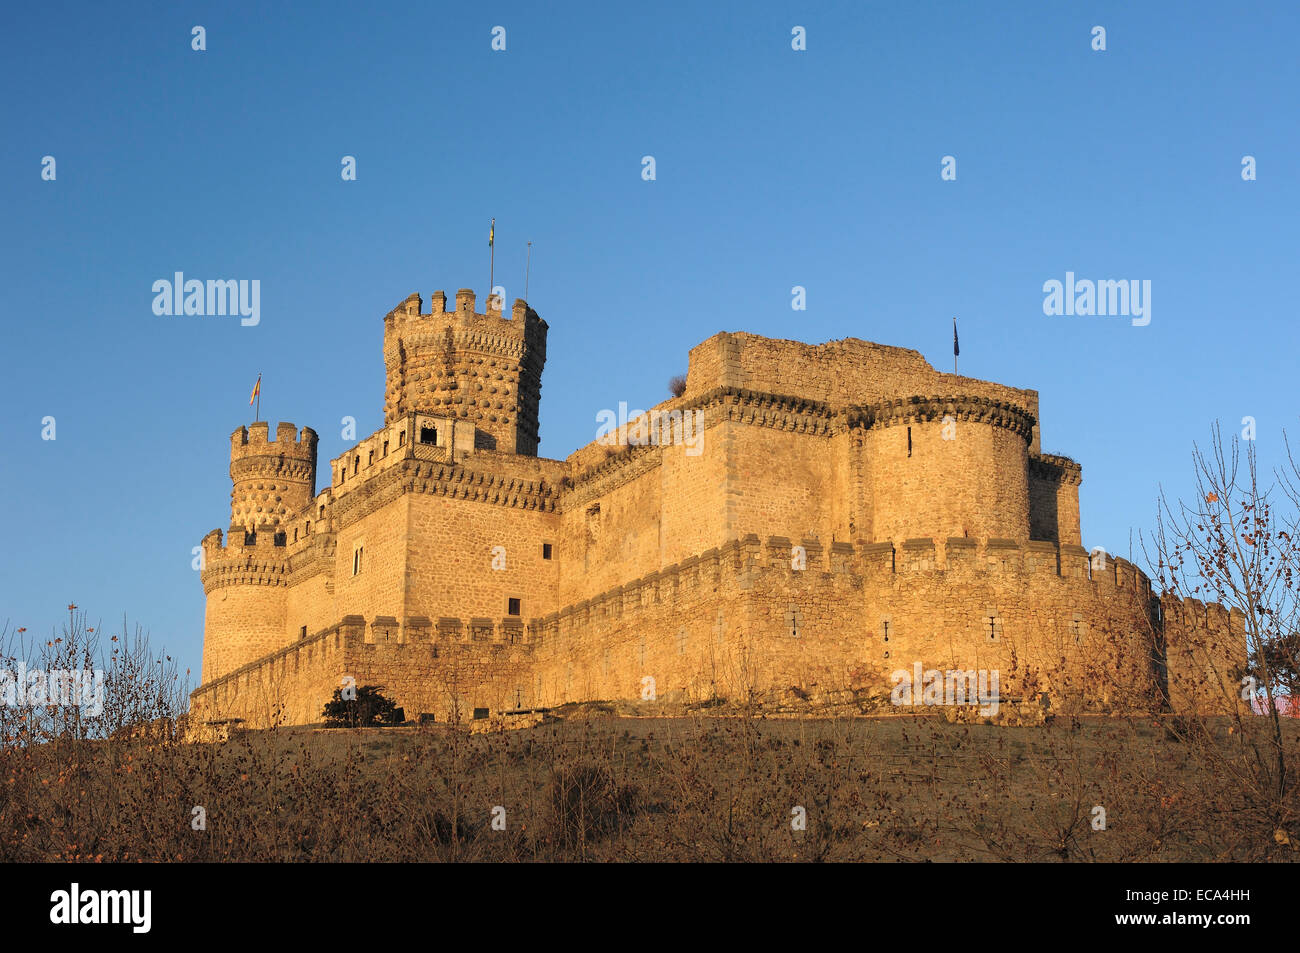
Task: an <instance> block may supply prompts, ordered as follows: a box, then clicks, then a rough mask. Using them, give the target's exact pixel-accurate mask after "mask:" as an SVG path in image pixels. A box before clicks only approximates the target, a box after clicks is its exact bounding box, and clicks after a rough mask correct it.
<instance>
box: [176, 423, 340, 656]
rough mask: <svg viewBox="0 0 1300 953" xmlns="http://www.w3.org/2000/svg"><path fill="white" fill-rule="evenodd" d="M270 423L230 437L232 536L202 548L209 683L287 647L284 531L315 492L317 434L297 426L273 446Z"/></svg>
mask: <svg viewBox="0 0 1300 953" xmlns="http://www.w3.org/2000/svg"><path fill="white" fill-rule="evenodd" d="M269 429H270V428H269V425H268V424H267V423H265V422H260V423H255V424H251V425H250V426H248V427H240V428H239V429H238V430H236V431H235V432H234V433H233V434H231V435H230V480H231V483H232V485H233V488H232V490H231V492H230V531H229V533H228V534H227V536H226V538H225V540H224V544H223V540H222V538H221V532H220V531H219V530H213V531H212V532H211V533H209V534H208V535H207V536H206V537H205V538H204V540H203V572H202V575H201V578H202V580H203V591H204V592H205V593H206V594H207V605H206V607H205V610H204V634H203V681H204V682H210V681H212V680H213V679H217V678H220V677H221V676H223V675H228V674H230V673H231V672H233V671H235V670H236V669H238V668H239V667H240V666H243V665H247V664H248V663H249V662H252V661H255V660H256V659H259V658H261V657H262V656H264V655H268V654H270V653H271V652H274V651H276V650H277V649H279V648H281V647H283V646H284V645H285V644H286V642H287V641H288V639H289V634H288V628H287V623H286V619H285V611H286V594H287V592H288V590H287V588H286V580H287V576H288V560H287V559H286V558H285V553H286V549H287V545H286V544H287V541H286V539H285V538H284V535H283V532H284V531H283V530H282V529H281V527H282V526H283V524H285V523H286V522H288V521H289V520H290V519H291V518H292V517H293V516H295V515H296V514H298V513H299V512H301V511H303V510H304V509H307V508H308V507H309V505H310V504H311V501H312V498H313V497H314V495H315V489H316V432H315V431H313V430H312V429H311V428H309V427H304V428H302V431H301V432H299V431H298V430H297V428H296V427H294V425H293V424H291V423H282V424H280V425H279V426H277V427H276V429H275V440H274V441H271V440H270V439H268V438H269Z"/></svg>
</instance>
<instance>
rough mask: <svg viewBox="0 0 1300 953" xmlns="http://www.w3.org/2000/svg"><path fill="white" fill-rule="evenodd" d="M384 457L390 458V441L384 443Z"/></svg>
mask: <svg viewBox="0 0 1300 953" xmlns="http://www.w3.org/2000/svg"><path fill="white" fill-rule="evenodd" d="M383 455H384V456H388V441H387V440H385V441H384V454H383Z"/></svg>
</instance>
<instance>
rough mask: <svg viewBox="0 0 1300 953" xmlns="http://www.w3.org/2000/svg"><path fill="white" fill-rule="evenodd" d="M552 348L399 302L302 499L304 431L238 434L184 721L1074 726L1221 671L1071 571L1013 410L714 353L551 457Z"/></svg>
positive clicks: (763, 353) (860, 369)
mask: <svg viewBox="0 0 1300 953" xmlns="http://www.w3.org/2000/svg"><path fill="white" fill-rule="evenodd" d="M545 331H546V326H545V323H544V322H542V321H541V319H540V318H538V317H537V315H536V313H535V312H533V311H532V310H531V309H529V308H528V307H527V305H526V304H524V303H523V302H516V304H515V308H514V310H513V312H512V317H511V318H510V319H505V318H503V317H502V315H501V314H500V312H499V310H497V309H496V307H495V305H494V304H489V306H488V308H487V313H485V314H478V313H476V312H475V311H474V300H473V295H472V293H470V292H466V291H462V292H459V293H458V294H457V301H456V306H455V308H454V309H453V310H451V311H448V310H447V309H446V301H445V296H443V295H441V294H438V295H435V296H434V300H433V307H432V313H430V314H422V313H421V302H420V299H419V297H418V296H411V297H410V298H408V299H407V301H406V302H404V303H403V305H401V306H399V307H398V308H397V309H394V311H393V312H390V313H389V315H388V316H386V318H385V319H384V352H385V361H386V366H387V369H388V388H387V392H386V398H385V419H384V426H383V427H382V428H380V429H379V430H377V431H376V432H375V433H373V434H371V435H369V436H367V437H365V438H364V439H362V440H361V441H359V442H358V443H357V444H356V445H355V446H354V447H352V448H350V449H349V450H348V451H347V452H345V453H344V454H342V455H340V456H339V457H338V458H336V459H335V460H333V461H331V463H330V475H329V478H328V480H327V485H326V486H325V488H324V489H322V490H321V491H320V492H319V493H315V494H314V495H313V491H314V480H315V466H316V460H315V447H316V439H315V434H314V433H312V432H311V431H309V430H306V429H304V430H303V431H301V433H299V432H297V431H296V430H295V428H294V427H293V425H289V424H281V425H280V426H279V427H278V428H277V439H276V440H275V441H269V440H268V439H267V437H268V425H266V424H260V425H254V426H253V427H251V428H247V429H245V428H241V429H240V430H239V431H236V432H235V434H234V436H233V437H232V444H231V454H232V462H231V478H232V486H233V487H234V490H233V491H232V505H231V528H230V532H229V533H228V534H227V535H225V536H223V534H222V532H221V531H220V530H214V531H213V532H212V533H209V534H208V536H207V537H205V538H204V540H203V553H204V560H205V565H204V569H203V573H202V579H203V585H204V590H205V593H206V594H207V609H206V614H205V641H204V661H203V680H204V684H203V685H202V686H201V688H200V689H199V690H198V691H196V693H195V696H194V698H195V704H196V706H198V705H201V706H202V707H203V709H204V711H205V712H207V713H209V714H212V713H218V714H219V713H223V712H224V713H230V712H233V711H236V710H247V711H248V712H249V713H250V714H249V715H247V717H250V718H251V717H253V714H252V713H254V709H256V710H257V711H262V710H263V709H265V711H266V712H269V711H271V710H273V707H274V706H271V707H268V706H270V701H269V700H268V699H269V697H270V696H269V695H268V693H271V694H276V693H278V695H277V697H279V698H280V701H279V702H278V704H280V705H281V709H282V710H283V712H286V713H288V714H286V715H285V717H289V718H290V719H291V720H293V721H313V720H317V719H318V718H319V717H320V707H321V706H322V705H323V704H324V702H325V700H327V699H328V698H329V696H330V694H331V693H332V691H333V689H334V688H335V687H338V684H339V680H340V678H341V677H342V676H343V675H345V674H347V675H351V676H352V677H354V678H356V679H357V683H358V684H366V683H373V684H383V685H385V686H386V687H387V688H389V690H390V691H391V692H392V693H394V694H395V696H396V697H397V699H398V702H399V704H402V705H403V706H404V707H405V708H406V709H407V711H408V714H410V713H416V712H429V713H434V714H436V715H437V716H438V717H442V718H445V717H451V716H453V715H457V714H458V715H462V716H463V715H464V714H465V713H466V712H467V711H470V710H472V709H483V708H487V709H490V710H492V711H498V710H500V709H501V708H502V707H516V706H520V705H522V706H533V705H554V704H558V703H561V702H564V701H577V700H583V699H594V698H620V699H635V698H638V697H640V694H641V692H642V691H643V680H644V679H646V678H651V679H653V680H654V685H655V686H656V687H655V691H656V694H657V696H658V697H659V698H665V699H682V700H687V701H689V700H698V699H703V698H710V697H727V698H736V697H738V696H748V695H749V694H750V693H758V694H762V695H764V696H765V697H776V696H778V695H780V694H781V693H783V692H785V693H788V692H794V694H795V695H797V696H799V697H804V696H808V697H812V696H819V697H828V698H829V697H832V696H836V697H842V696H843V695H844V694H845V693H853V692H857V693H858V694H861V693H863V692H866V693H868V694H870V693H873V692H879V691H880V690H881V689H882V688H885V689H887V688H888V684H889V679H890V676H891V673H892V672H894V671H896V670H897V669H899V668H906V667H908V666H910V665H912V664H913V663H916V662H919V663H921V664H922V665H924V666H925V667H927V668H931V667H934V668H941V669H942V668H947V667H954V668H961V669H964V670H965V669H989V668H997V669H998V670H999V671H1000V672H1002V673H1003V674H1004V677H1005V678H1007V679H1009V680H1010V681H1008V682H1004V683H1003V684H1004V688H1003V691H1004V692H1008V691H1012V692H1015V693H1019V694H1023V695H1025V696H1034V695H1038V694H1040V693H1041V694H1046V695H1048V696H1049V697H1050V698H1051V699H1052V700H1053V702H1054V703H1055V704H1057V705H1060V706H1064V707H1067V708H1069V707H1072V708H1075V709H1079V710H1084V709H1087V710H1127V709H1131V708H1140V707H1142V706H1144V705H1145V706H1147V707H1148V708H1149V707H1150V706H1151V705H1152V704H1153V703H1155V702H1154V700H1156V699H1159V698H1161V697H1164V695H1165V693H1167V694H1168V698H1169V699H1170V703H1171V704H1172V705H1173V707H1174V708H1175V709H1176V710H1187V711H1190V710H1197V709H1199V708H1203V707H1205V706H1206V705H1209V704H1211V698H1210V696H1209V695H1207V694H1206V691H1207V690H1206V688H1205V685H1206V684H1207V681H1206V680H1207V679H1210V678H1215V679H1218V681H1217V682H1215V685H1216V686H1217V688H1216V689H1215V692H1212V693H1211V695H1213V696H1214V697H1215V698H1218V696H1221V695H1223V694H1224V693H1223V691H1222V690H1221V689H1222V686H1223V680H1224V679H1225V678H1227V675H1226V674H1225V673H1226V672H1227V671H1228V670H1230V669H1232V668H1233V666H1235V665H1237V664H1238V663H1239V662H1240V661H1241V659H1240V657H1239V656H1240V654H1241V653H1240V652H1239V651H1238V647H1237V641H1239V640H1236V639H1235V635H1234V634H1233V633H1234V632H1235V630H1233V628H1232V627H1231V625H1230V624H1229V623H1230V620H1228V617H1227V616H1226V615H1225V616H1223V618H1222V619H1220V618H1219V616H1218V615H1216V614H1215V613H1214V612H1212V611H1210V610H1207V609H1205V608H1204V607H1198V606H1196V605H1191V604H1189V606H1190V608H1189V607H1184V606H1182V605H1181V604H1174V603H1169V604H1167V605H1166V604H1162V603H1161V602H1160V601H1159V600H1157V599H1154V598H1153V597H1152V594H1151V592H1150V584H1149V582H1147V581H1146V579H1145V577H1143V576H1142V575H1141V574H1140V573H1139V572H1137V570H1136V569H1135V568H1134V567H1132V566H1131V565H1130V564H1128V563H1126V562H1124V561H1123V560H1107V561H1104V562H1103V563H1101V564H1098V565H1093V566H1090V564H1089V561H1088V558H1087V555H1086V553H1085V552H1084V550H1083V549H1082V548H1081V539H1080V533H1079V505H1078V488H1079V484H1080V482H1081V479H1082V471H1081V468H1080V467H1079V465H1078V464H1077V463H1075V462H1074V461H1072V460H1070V459H1068V458H1066V457H1061V456H1055V455H1044V454H1042V453H1041V452H1040V450H1039V446H1040V444H1039V425H1038V420H1037V411H1038V396H1037V393H1036V392H1034V391H1032V390H1022V389H1016V388H1011V387H1005V386H1003V385H1000V384H994V383H991V382H985V381H977V380H973V379H971V378H965V377H959V376H957V375H952V374H943V373H940V372H938V371H936V370H935V369H934V368H932V367H931V366H930V365H929V364H928V363H926V362H925V361H924V359H922V358H921V356H920V355H919V354H917V353H916V352H914V351H908V350H905V349H901V348H892V347H885V346H882V345H877V344H871V343H869V342H863V341H856V340H852V339H850V340H846V341H838V342H831V343H829V344H823V345H818V346H811V345H806V344H801V343H798V342H793V341H774V340H771V339H767V338H761V337H757V336H754V335H749V334H727V333H723V334H718V335H715V336H714V337H712V338H710V339H709V340H707V341H705V342H703V343H702V344H700V345H699V346H697V347H696V348H694V349H692V351H691V354H690V369H689V373H688V375H687V387H686V392H685V393H684V394H683V395H682V396H681V397H678V398H674V399H672V400H669V401H665V402H664V403H662V404H660V405H658V406H657V407H654V408H651V409H650V411H649V412H646V413H644V414H641V415H639V416H637V415H635V414H634V420H633V421H632V422H630V424H629V426H628V427H627V428H625V429H623V430H621V431H619V432H616V433H615V434H613V435H612V438H609V439H601V440H597V441H595V442H593V443H592V444H590V445H588V446H586V447H583V448H580V449H579V450H577V451H575V452H574V453H573V454H571V455H570V456H569V457H568V458H567V459H566V460H547V459H542V458H538V457H536V456H534V455H533V454H534V453H535V450H536V434H537V431H536V426H535V421H536V410H537V402H538V398H539V394H540V374H541V362H542V361H543V360H544V356H545ZM498 405H499V406H498ZM666 415H674V416H675V419H676V421H677V425H678V429H677V430H676V431H673V429H672V427H671V426H662V427H660V426H659V423H657V422H663V421H665V420H667V419H668V417H667V416H666ZM683 420H685V421H687V423H686V426H685V429H683V428H682V422H683ZM694 424H698V427H695V426H693V425H694ZM647 434H650V435H652V438H649V437H647ZM308 474H310V479H308V478H307V475H308ZM258 527H261V530H260V531H257V528H258ZM760 540H762V541H763V542H760ZM800 558H806V560H807V563H806V567H807V568H806V569H799V568H796V567H795V566H794V565H793V564H794V563H797V562H798V561H799V559H800ZM1210 642H1213V643H1214V644H1212V645H1211V644H1208V643H1210ZM1225 646H1226V647H1225ZM1013 683H1014V686H1015V687H1014V688H1011V687H1008V686H1010V685H1012V684H1013ZM259 686H260V687H259ZM250 693H251V694H250ZM1214 703H1215V704H1217V702H1214ZM259 706H260V707H259ZM239 717H245V716H243V715H241V716H239ZM257 717H264V713H263V714H262V715H257ZM265 717H269V716H265Z"/></svg>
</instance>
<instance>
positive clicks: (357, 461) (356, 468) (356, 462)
mask: <svg viewBox="0 0 1300 953" xmlns="http://www.w3.org/2000/svg"><path fill="white" fill-rule="evenodd" d="M909 432H910V431H909ZM359 472H361V454H359V453H358V454H357V455H356V456H355V457H353V458H352V475H353V476H356V475H357V474H358V473H359Z"/></svg>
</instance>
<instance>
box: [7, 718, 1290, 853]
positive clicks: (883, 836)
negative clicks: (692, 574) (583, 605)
mask: <svg viewBox="0 0 1300 953" xmlns="http://www.w3.org/2000/svg"><path fill="white" fill-rule="evenodd" d="M568 715H569V717H565V718H562V719H559V720H556V721H551V722H548V723H546V724H543V725H538V726H535V727H533V728H528V729H522V730H517V731H502V732H498V733H488V734H473V735H471V734H470V733H469V732H468V731H466V730H464V729H452V728H448V727H446V726H442V727H422V728H414V727H407V728H387V729H380V728H374V729H335V730H313V729H310V728H294V729H279V730H270V731H261V732H246V733H239V734H236V736H235V737H233V738H232V739H230V740H229V741H227V742H225V743H222V744H185V743H177V742H167V741H163V740H159V739H148V738H135V739H125V738H123V739H118V740H113V741H105V740H96V739H82V740H75V739H71V738H65V739H63V740H56V741H49V742H46V743H43V744H39V745H23V746H10V747H8V748H7V749H6V750H5V751H4V752H3V753H0V765H2V766H3V775H4V778H3V780H4V783H3V785H0V856H2V857H3V859H4V860H96V861H99V860H103V861H118V860H127V861H130V860H173V861H184V860H240V861H243V860H276V861H311V860H318V861H439V860H441V861H456V860H462V861H529V860H541V861H548V860H561V861H567V860H589V861H648V860H649V861H665V860H709V861H779V860H803V861H862V860H866V861H888V860H936V861H942V860H1004V861H1011V860H1031V861H1058V860H1059V861H1095V860H1118V861H1129V860H1155V861H1171V860H1207V861H1213V860H1235V861H1266V860H1296V859H1300V853H1297V850H1296V848H1297V841H1300V836H1298V835H1300V830H1298V829H1297V828H1298V827H1300V825H1297V824H1296V819H1297V805H1296V804H1295V803H1294V798H1293V797H1292V798H1291V799H1290V800H1289V802H1288V803H1287V804H1286V805H1284V815H1285V816H1284V817H1283V818H1282V819H1281V820H1280V822H1279V818H1278V817H1277V815H1276V812H1275V810H1274V800H1273V797H1272V791H1270V790H1260V789H1258V788H1256V787H1253V786H1252V784H1251V783H1250V782H1249V780H1248V779H1250V778H1252V777H1254V776H1255V775H1256V765H1255V762H1256V761H1257V759H1258V757H1259V753H1260V751H1261V750H1265V751H1267V747H1268V732H1267V730H1264V731H1263V732H1262V733H1261V732H1258V731H1255V730H1253V728H1252V725H1251V724H1250V723H1249V722H1248V723H1247V724H1246V727H1245V729H1244V730H1243V728H1242V725H1241V724H1240V723H1234V722H1233V721H1232V720H1231V719H1226V718H1225V719H1217V720H1213V721H1206V722H1202V721H1194V722H1193V721H1186V720H1179V719H1172V718H1157V719H1136V720H1134V719H1124V720H1117V719H1108V718H1096V719H1058V720H1056V721H1054V722H1052V723H1050V724H1048V725H1046V726H1041V727H1034V728H1005V727H997V726H992V725H980V724H975V725H963V724H950V723H948V722H946V721H945V720H943V719H942V718H934V717H928V718H927V717H886V718H845V719H833V720H832V719H772V720H754V719H749V718H745V717H717V716H715V715H709V716H698V715H696V716H688V717H683V718H626V717H619V716H617V715H612V714H606V713H592V712H590V711H583V710H581V709H575V710H571V711H570V712H568ZM1264 721H1265V719H1258V718H1257V719H1254V722H1255V723H1256V725H1257V726H1258V727H1259V728H1265V726H1264V725H1263V722H1264ZM1285 728H1286V729H1287V732H1288V735H1287V741H1288V744H1287V750H1288V752H1289V755H1288V756H1289V757H1290V758H1291V759H1292V764H1291V769H1292V772H1291V773H1292V775H1293V776H1294V769H1295V768H1296V767H1297V765H1295V764H1294V759H1295V752H1296V750H1297V747H1298V746H1297V745H1296V741H1297V735H1298V734H1300V721H1296V720H1288V723H1287V724H1286V725H1285ZM497 806H500V807H502V808H504V821H505V829H504V830H496V829H494V828H493V824H492V820H493V809H494V808H495V807H497ZM1098 806H1100V807H1102V808H1104V810H1105V821H1106V827H1105V830H1095V829H1094V823H1093V822H1094V817H1095V812H1094V808H1095V807H1098ZM195 807H202V808H203V809H204V812H205V814H206V825H205V829H196V827H197V826H198V825H196V823H195V820H194V818H195V812H194V808H195ZM797 807H802V808H803V809H804V811H805V812H806V817H807V824H806V830H802V831H799V830H795V829H794V825H793V824H792V821H793V820H794V819H795V816H796V815H795V809H796V808H797ZM497 813H498V816H500V812H497Z"/></svg>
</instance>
